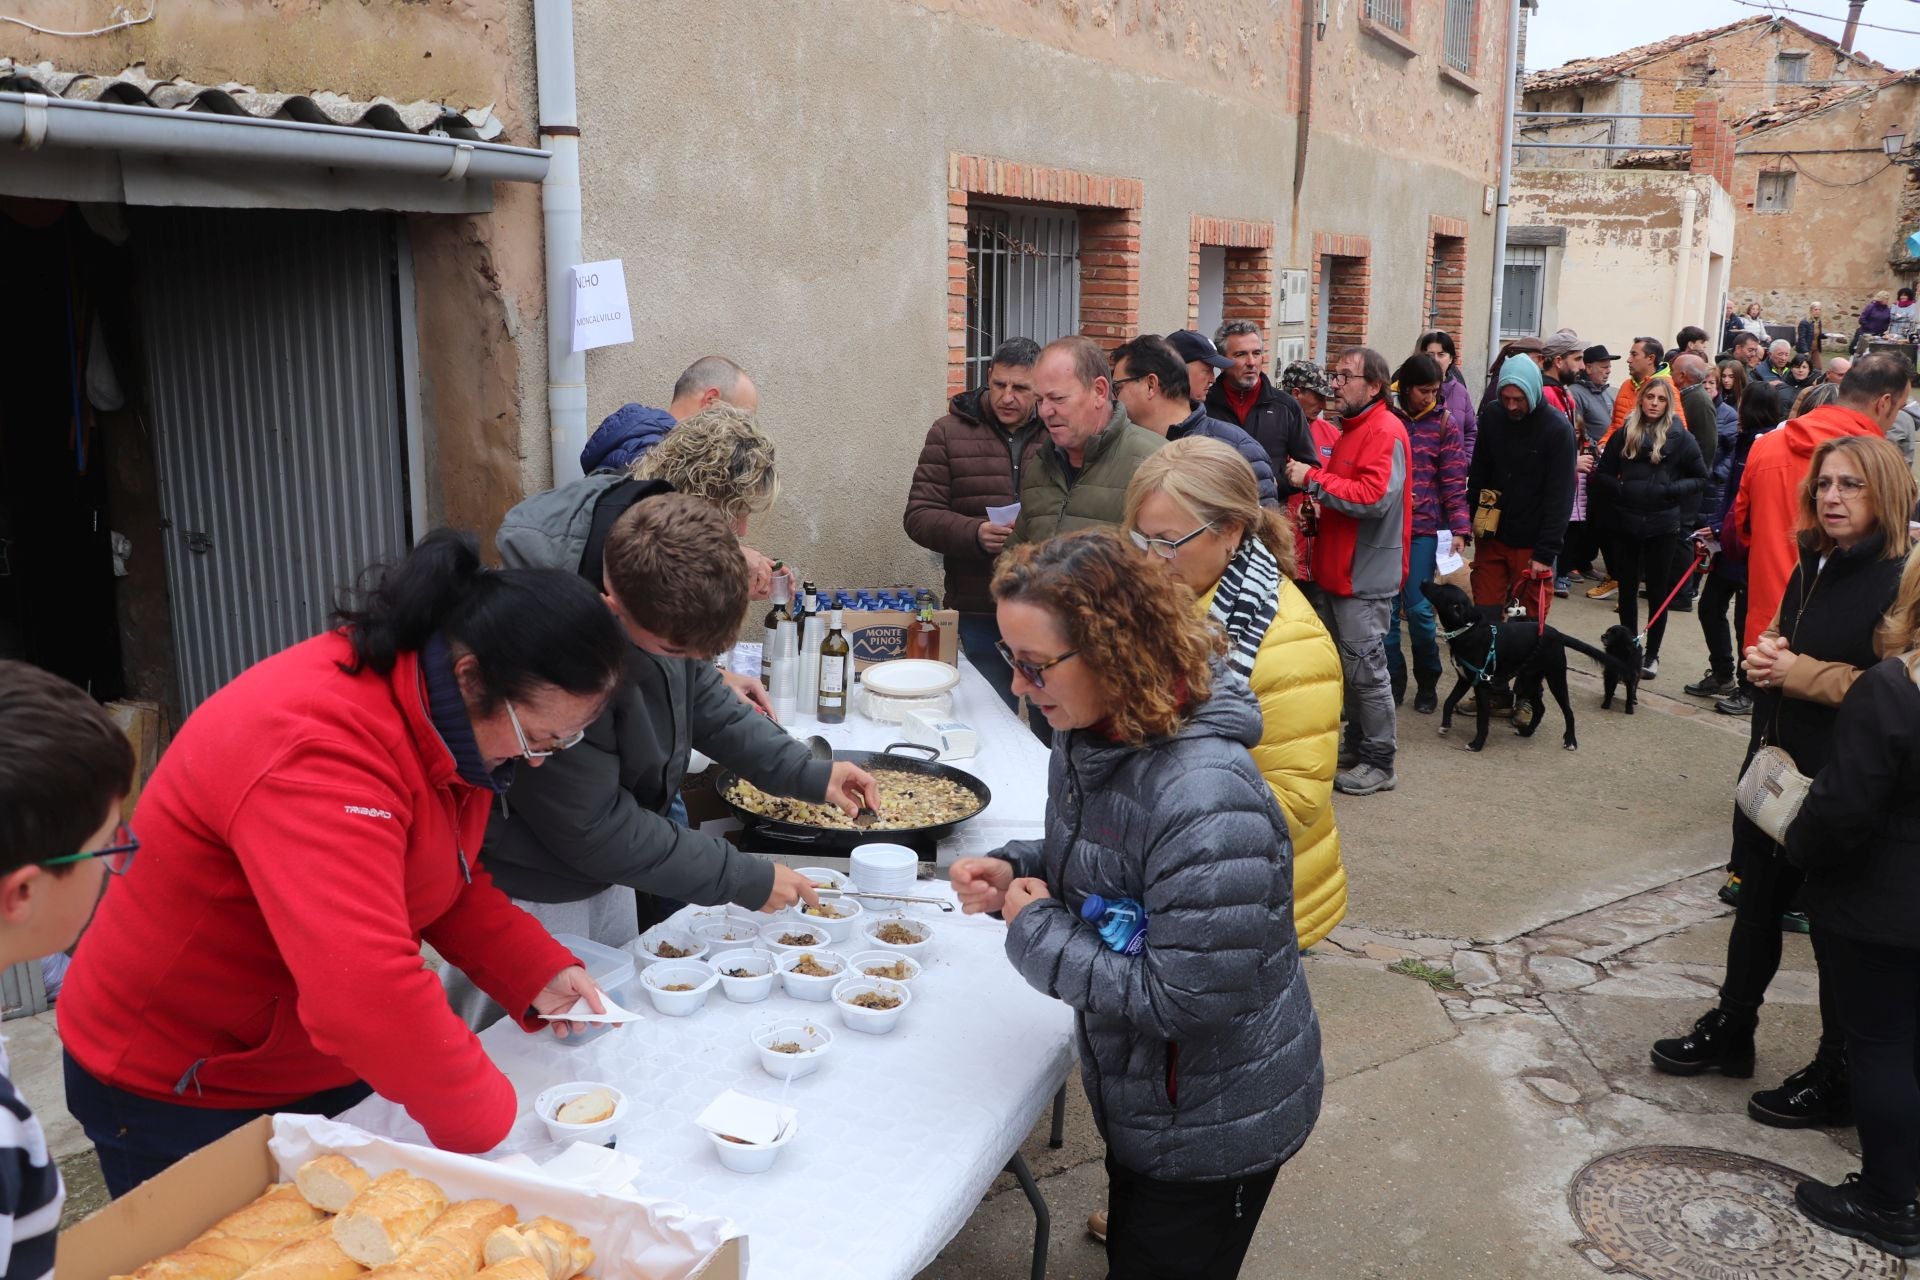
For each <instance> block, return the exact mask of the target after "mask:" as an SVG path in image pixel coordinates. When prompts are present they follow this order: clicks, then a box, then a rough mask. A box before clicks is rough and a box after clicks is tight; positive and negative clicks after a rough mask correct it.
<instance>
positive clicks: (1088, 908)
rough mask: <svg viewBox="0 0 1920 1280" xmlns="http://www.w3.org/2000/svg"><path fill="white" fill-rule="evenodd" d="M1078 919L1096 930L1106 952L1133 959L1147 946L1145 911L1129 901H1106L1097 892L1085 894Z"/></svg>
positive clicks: (1124, 899)
mask: <svg viewBox="0 0 1920 1280" xmlns="http://www.w3.org/2000/svg"><path fill="white" fill-rule="evenodd" d="M1080 918H1081V919H1082V920H1085V921H1087V923H1089V924H1091V925H1093V926H1094V927H1095V928H1096V929H1098V930H1099V931H1100V940H1101V941H1102V942H1104V943H1106V944H1107V948H1108V950H1110V951H1118V952H1119V953H1120V954H1121V955H1125V956H1137V955H1139V954H1140V952H1141V950H1142V949H1143V948H1144V947H1145V946H1146V945H1147V909H1146V908H1145V907H1143V906H1141V905H1140V904H1139V903H1138V902H1135V901H1134V900H1133V899H1132V898H1116V899H1114V900H1113V901H1111V902H1109V901H1108V900H1107V899H1105V898H1103V897H1101V896H1100V895H1099V894H1097V893H1094V894H1089V895H1087V900H1086V901H1085V902H1083V903H1081V904H1080Z"/></svg>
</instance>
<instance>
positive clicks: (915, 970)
mask: <svg viewBox="0 0 1920 1280" xmlns="http://www.w3.org/2000/svg"><path fill="white" fill-rule="evenodd" d="M847 963H848V964H849V965H850V966H852V968H853V972H854V976H855V977H860V978H885V979H886V980H887V981H888V982H897V983H899V984H900V985H901V986H903V987H910V986H912V985H913V980H914V979H915V978H917V977H919V976H920V973H921V970H922V968H923V966H922V965H921V963H920V962H919V961H918V960H915V959H914V958H913V957H912V956H910V955H908V954H907V953H906V952H904V951H862V952H860V953H859V954H858V955H855V956H854V957H853V958H852V959H850V960H848V961H847Z"/></svg>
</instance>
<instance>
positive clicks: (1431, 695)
mask: <svg viewBox="0 0 1920 1280" xmlns="http://www.w3.org/2000/svg"><path fill="white" fill-rule="evenodd" d="M1413 682H1414V693H1413V709H1414V710H1415V711H1418V712H1419V713H1420V714H1421V715H1423V716H1430V715H1432V714H1433V713H1434V712H1435V711H1436V710H1438V709H1439V707H1440V695H1439V693H1438V689H1439V686H1440V673H1439V672H1438V671H1416V672H1414V673H1413Z"/></svg>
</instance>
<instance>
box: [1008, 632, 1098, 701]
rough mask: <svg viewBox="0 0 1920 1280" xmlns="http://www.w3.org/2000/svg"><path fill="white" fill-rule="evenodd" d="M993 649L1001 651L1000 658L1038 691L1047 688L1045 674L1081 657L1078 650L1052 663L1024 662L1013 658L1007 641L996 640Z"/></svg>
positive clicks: (1073, 650)
mask: <svg viewBox="0 0 1920 1280" xmlns="http://www.w3.org/2000/svg"><path fill="white" fill-rule="evenodd" d="M993 647H994V648H996V649H998V650H999V651H1000V656H1001V657H1002V658H1005V659H1006V660H1007V665H1008V666H1010V667H1012V668H1013V669H1014V670H1015V671H1018V672H1019V673H1020V678H1021V679H1022V680H1025V681H1026V682H1027V683H1028V684H1030V685H1032V686H1033V687H1034V688H1036V689H1044V688H1046V687H1047V682H1046V680H1045V678H1044V673H1045V672H1047V671H1050V670H1052V669H1053V668H1054V667H1057V666H1059V665H1060V664H1061V663H1063V662H1065V661H1066V660H1067V659H1068V658H1074V657H1078V656H1079V655H1080V651H1079V650H1078V649H1069V650H1067V651H1066V652H1065V653H1063V654H1061V655H1060V656H1059V657H1057V658H1055V659H1053V660H1052V661H1051V662H1022V661H1021V660H1020V659H1018V658H1016V657H1014V656H1013V650H1011V649H1009V648H1007V642H1006V641H1005V640H995V641H994V642H993Z"/></svg>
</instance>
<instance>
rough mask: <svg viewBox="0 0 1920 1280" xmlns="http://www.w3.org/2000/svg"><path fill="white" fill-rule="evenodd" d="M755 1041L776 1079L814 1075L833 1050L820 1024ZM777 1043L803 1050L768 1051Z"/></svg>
mask: <svg viewBox="0 0 1920 1280" xmlns="http://www.w3.org/2000/svg"><path fill="white" fill-rule="evenodd" d="M752 1039H753V1049H754V1052H755V1053H756V1054H758V1055H759V1057H760V1066H761V1068H762V1069H763V1070H764V1071H765V1072H766V1073H767V1074H768V1075H770V1076H772V1077H773V1078H774V1079H775V1080H785V1079H787V1078H788V1077H789V1076H791V1077H792V1078H793V1079H795V1080H800V1079H803V1078H805V1077H807V1076H810V1075H812V1074H813V1073H814V1072H816V1071H818V1070H819V1069H820V1063H821V1062H822V1061H823V1060H824V1059H825V1058H826V1056H827V1050H829V1049H831V1048H833V1032H831V1031H829V1030H827V1028H826V1027H824V1026H822V1025H821V1024H820V1023H818V1022H794V1021H788V1022H776V1023H774V1024H773V1025H772V1026H770V1027H763V1028H761V1029H760V1030H758V1031H756V1032H754V1033H753V1036H752ZM775 1044H797V1045H800V1046H801V1049H800V1052H799V1053H781V1052H780V1051H779V1050H777V1049H771V1048H768V1046H769V1045H775ZM575 1096H578V1095H575Z"/></svg>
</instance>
